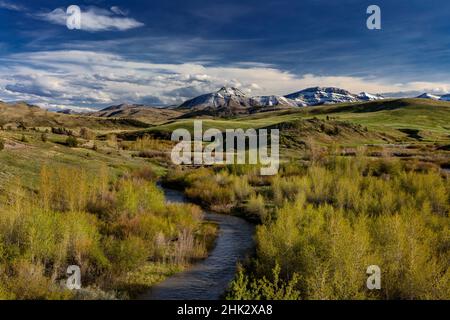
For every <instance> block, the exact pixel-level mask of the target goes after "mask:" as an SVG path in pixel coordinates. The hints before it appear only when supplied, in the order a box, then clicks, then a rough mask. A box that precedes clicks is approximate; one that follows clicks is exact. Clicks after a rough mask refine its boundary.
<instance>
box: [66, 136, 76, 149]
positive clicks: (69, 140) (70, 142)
mask: <svg viewBox="0 0 450 320" xmlns="http://www.w3.org/2000/svg"><path fill="white" fill-rule="evenodd" d="M66 146H68V147H69V148H76V147H78V140H77V138H75V137H73V136H69V137H67V139H66Z"/></svg>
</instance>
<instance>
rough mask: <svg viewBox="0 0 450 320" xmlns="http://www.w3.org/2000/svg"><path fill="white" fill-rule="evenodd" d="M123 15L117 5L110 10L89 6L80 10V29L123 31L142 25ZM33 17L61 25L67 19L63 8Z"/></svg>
mask: <svg viewBox="0 0 450 320" xmlns="http://www.w3.org/2000/svg"><path fill="white" fill-rule="evenodd" d="M113 8H114V10H113ZM118 12H120V13H118ZM123 15H124V11H122V10H121V9H120V8H118V7H112V8H111V11H110V10H105V9H100V8H96V7H89V8H88V9H86V10H84V11H83V10H82V11H81V30H85V31H90V32H96V31H111V30H115V31H125V30H129V29H134V28H138V27H142V26H144V24H143V23H142V22H139V21H137V20H135V19H133V18H128V17H124V16H123ZM33 17H35V18H38V19H41V20H45V21H48V22H50V23H53V24H58V25H63V26H65V25H66V21H67V14H66V10H65V9H64V8H57V9H55V10H53V11H51V12H46V13H36V14H34V15H33Z"/></svg>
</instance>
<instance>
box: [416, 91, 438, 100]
mask: <svg viewBox="0 0 450 320" xmlns="http://www.w3.org/2000/svg"><path fill="white" fill-rule="evenodd" d="M417 98H419V99H432V100H439V98H440V97H439V96H435V95H433V94H430V93H427V92H425V93H424V94H421V95H420V96H418V97H417Z"/></svg>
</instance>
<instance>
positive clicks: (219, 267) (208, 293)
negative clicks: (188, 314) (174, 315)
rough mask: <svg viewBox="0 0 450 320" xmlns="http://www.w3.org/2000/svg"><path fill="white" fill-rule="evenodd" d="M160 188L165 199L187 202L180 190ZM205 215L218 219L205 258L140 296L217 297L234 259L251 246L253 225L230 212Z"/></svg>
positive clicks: (232, 271) (229, 278) (225, 284)
mask: <svg viewBox="0 0 450 320" xmlns="http://www.w3.org/2000/svg"><path fill="white" fill-rule="evenodd" d="M163 190H164V193H165V196H166V200H167V202H170V203H188V202H189V201H188V200H187V199H186V198H185V197H184V196H183V194H182V193H181V192H179V191H175V190H170V189H165V188H163ZM205 219H206V220H208V221H212V222H215V223H217V224H218V225H219V227H220V230H219V234H218V237H217V240H216V246H215V248H214V249H213V250H212V251H211V252H210V255H209V256H208V258H206V259H205V260H203V261H201V262H198V263H197V264H194V265H193V266H192V267H191V268H189V269H188V270H186V271H184V272H180V273H177V274H176V275H174V276H172V277H170V278H168V279H166V280H164V281H163V282H161V283H159V284H157V285H156V286H154V287H153V288H152V289H151V290H150V291H149V292H147V293H146V294H144V295H143V296H141V299H146V300H148V299H149V300H217V299H220V297H221V295H222V294H223V293H224V292H225V290H226V289H227V288H228V285H229V283H230V281H232V280H233V278H234V275H235V272H236V264H237V262H238V261H239V260H242V259H243V258H244V257H245V256H246V254H247V253H248V252H249V251H250V250H251V249H252V247H253V233H254V227H253V225H251V224H250V223H248V222H247V221H245V220H243V219H241V218H238V217H235V216H230V215H222V214H215V213H211V212H205Z"/></svg>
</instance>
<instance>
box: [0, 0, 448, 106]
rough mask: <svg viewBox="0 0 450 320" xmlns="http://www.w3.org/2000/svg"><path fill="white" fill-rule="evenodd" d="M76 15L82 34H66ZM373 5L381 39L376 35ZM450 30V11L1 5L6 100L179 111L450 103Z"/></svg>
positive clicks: (158, 1)
mask: <svg viewBox="0 0 450 320" xmlns="http://www.w3.org/2000/svg"><path fill="white" fill-rule="evenodd" d="M72 4H74V5H78V6H79V7H80V8H81V10H82V29H81V30H69V29H68V28H67V27H66V26H65V18H66V16H65V10H66V8H67V7H68V6H69V5H72ZM371 4H376V5H378V6H379V7H380V8H381V17H382V29H381V30H368V29H367V28H366V19H367V17H368V15H367V14H366V9H367V7H368V6H369V5H371ZM449 18H450V2H448V1H444V0H428V1H424V0H421V1H419V0H390V1H384V0H383V1H361V0H360V1H356V0H340V1H324V0H304V1H300V0H297V1H294V0H276V1H267V0H260V1H256V0H239V1H237V0H229V1H213V0H208V1H207V0H189V1H179V0H165V1H162V0H152V1H137V0H131V1H130V0H129V1H103V0H91V1H77V0H75V1H74V0H72V1H55V0H52V1H49V0H44V1H42V0H41V1H34V0H29V1H26V0H19V1H12V0H0V100H3V101H16V100H26V101H28V102H31V103H36V104H39V105H42V106H50V107H80V108H99V107H103V106H108V105H111V104H116V103H122V102H128V103H145V104H152V105H172V104H177V103H180V102H181V101H183V100H185V99H188V98H191V97H193V96H195V95H198V94H201V93H206V92H210V91H215V90H217V89H218V88H219V87H221V86H223V85H230V86H236V87H239V88H241V89H242V90H244V91H246V92H248V93H249V94H252V95H263V94H283V95H284V94H288V93H291V92H293V91H298V90H300V89H303V88H305V87H309V86H338V87H343V88H345V89H348V90H350V91H353V92H355V93H358V92H360V91H369V92H374V93H375V92H376V93H391V94H396V95H415V94H419V93H421V92H423V91H428V92H433V93H438V94H439V93H447V92H449V91H450V74H449V70H450V19H449Z"/></svg>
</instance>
